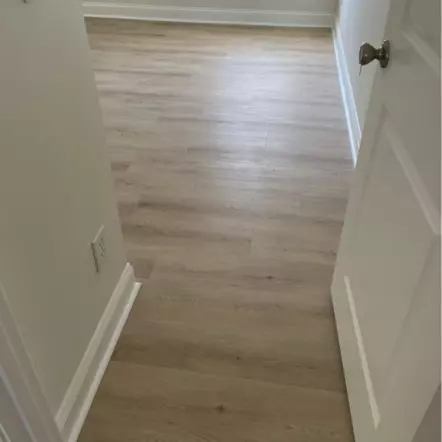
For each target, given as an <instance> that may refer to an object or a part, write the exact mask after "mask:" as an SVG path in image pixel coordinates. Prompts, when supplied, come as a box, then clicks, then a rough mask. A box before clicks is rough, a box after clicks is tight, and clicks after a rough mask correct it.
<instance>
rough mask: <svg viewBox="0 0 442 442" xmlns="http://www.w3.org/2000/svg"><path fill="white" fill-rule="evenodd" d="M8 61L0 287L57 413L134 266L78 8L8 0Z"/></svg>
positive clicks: (1, 115)
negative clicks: (99, 249) (95, 254)
mask: <svg viewBox="0 0 442 442" xmlns="http://www.w3.org/2000/svg"><path fill="white" fill-rule="evenodd" d="M0 54H1V60H2V62H1V69H0V97H1V99H0V143H1V148H0V211H1V212H0V281H1V284H2V285H3V287H4V291H5V293H6V297H7V301H8V303H9V306H10V309H11V311H12V313H13V315H14V317H15V319H16V321H17V323H18V326H19V328H20V331H21V333H22V336H23V339H24V342H25V345H26V348H27V350H28V352H29V355H30V357H31V359H32V362H33V365H34V368H35V371H36V373H37V375H38V377H39V379H40V382H41V384H42V387H43V390H44V392H45V395H46V396H47V399H48V402H49V405H50V407H51V409H52V411H53V413H54V414H55V413H56V412H57V410H58V408H59V406H60V404H61V402H62V400H63V397H64V395H65V393H66V391H67V388H68V386H69V384H70V382H71V380H72V378H73V376H74V373H75V371H76V369H77V367H78V365H79V363H80V361H81V359H82V357H83V354H84V352H85V350H86V347H87V345H88V343H89V341H90V339H91V336H92V334H93V332H94V330H95V328H96V326H97V324H98V321H99V319H100V317H101V315H102V314H103V311H104V309H105V307H106V305H107V303H108V301H109V298H110V296H111V295H112V292H113V290H114V288H115V286H116V284H117V281H118V280H119V278H120V275H121V273H122V271H123V268H124V265H125V263H126V258H125V255H124V251H123V244H122V236H121V232H120V226H119V220H118V216H117V212H116V207H115V202H114V199H113V191H112V182H111V178H110V171H109V165H108V160H107V156H106V152H105V144H104V135H103V130H102V122H101V116H100V111H99V107H98V100H97V93H96V89H95V83H94V78H93V73H92V70H91V67H90V66H91V64H90V59H89V48H88V42H87V37H86V33H85V29H84V24H83V19H82V13H81V7H80V5H79V4H78V3H77V2H72V1H69V0H39V1H38V2H37V1H33V0H30V1H29V2H28V3H27V4H25V3H24V2H21V1H18V0H2V2H1V3H0ZM101 224H104V226H105V232H106V241H107V253H108V256H107V262H106V264H105V266H104V268H103V271H102V273H100V274H96V272H95V269H94V263H93V259H92V255H91V251H90V241H91V240H92V238H93V237H94V235H95V233H96V232H97V230H98V228H99V226H100V225H101Z"/></svg>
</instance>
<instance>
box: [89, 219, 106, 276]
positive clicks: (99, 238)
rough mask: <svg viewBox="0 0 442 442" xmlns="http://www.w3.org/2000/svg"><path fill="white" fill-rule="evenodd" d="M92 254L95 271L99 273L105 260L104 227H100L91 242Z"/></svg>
mask: <svg viewBox="0 0 442 442" xmlns="http://www.w3.org/2000/svg"><path fill="white" fill-rule="evenodd" d="M91 245H92V254H93V255H94V261H95V270H96V271H97V273H99V272H100V270H101V268H102V267H103V263H104V260H105V259H106V240H105V238H104V226H100V228H99V229H98V233H97V234H96V235H95V238H94V240H93V241H92V244H91Z"/></svg>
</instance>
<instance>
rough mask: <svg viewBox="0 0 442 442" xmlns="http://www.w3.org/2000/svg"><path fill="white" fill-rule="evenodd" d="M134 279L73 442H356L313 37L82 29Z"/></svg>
mask: <svg viewBox="0 0 442 442" xmlns="http://www.w3.org/2000/svg"><path fill="white" fill-rule="evenodd" d="M87 27H88V32H89V37H90V43H91V47H92V53H93V62H94V68H95V73H96V80H97V85H98V89H99V95H100V101H101V105H102V108H103V117H104V123H105V126H106V131H107V138H108V145H109V151H110V156H111V161H112V169H113V174H114V177H115V184H116V192H117V196H118V204H119V211H120V216H121V221H122V228H123V233H124V238H125V243H126V247H127V252H128V255H129V259H130V261H131V262H132V264H133V265H134V268H135V272H136V275H137V277H138V278H139V279H141V280H142V281H143V283H144V286H143V289H142V291H141V293H140V295H139V297H138V300H137V301H136V303H135V306H134V308H133V311H132V313H131V315H130V318H129V320H128V323H127V324H126V326H125V328H124V331H123V334H122V336H121V338H120V341H119V343H118V345H117V348H116V350H115V352H114V355H113V357H112V361H111V363H110V365H109V367H108V370H107V372H106V375H105V377H104V380H103V383H102V385H101V386H100V388H99V391H98V394H97V396H96V398H95V401H94V403H93V406H92V408H91V411H90V413H89V416H88V418H87V421H86V423H85V426H84V429H83V432H82V434H81V437H80V441H81V442H114V441H115V442H116V441H127V442H128V441H131V442H147V441H148V442H152V441H163V442H166V441H167V442H196V441H210V442H261V441H262V442H286V441H287V442H288V441H297V442H351V441H352V433H351V423H350V418H349V413H348V408H347V399H346V394H345V386H344V382H343V375H342V371H341V364H340V358H339V348H338V344H337V339H336V333H335V324H334V318H333V312H332V307H331V301H330V294H329V288H330V283H331V277H332V273H333V266H334V261H335V254H336V249H337V245H338V242H339V235H340V231H341V227H342V221H343V217H344V211H345V206H346V203H347V190H348V187H349V178H350V176H351V171H352V164H351V159H350V152H349V148H348V139H347V133H346V127H345V120H344V115H343V109H342V106H341V100H340V92H339V86H338V80H337V73H336V67H335V62H334V55H333V48H332V40H331V35H330V33H329V32H328V31H322V30H289V29H261V28H242V27H229V26H212V27H211V26H205V25H176V24H158V23H156V24H152V23H144V22H131V21H112V20H98V19H93V20H88V21H87Z"/></svg>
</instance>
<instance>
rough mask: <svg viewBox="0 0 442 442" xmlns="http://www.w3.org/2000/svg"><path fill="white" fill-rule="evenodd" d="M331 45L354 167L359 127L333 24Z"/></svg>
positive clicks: (348, 79)
mask: <svg viewBox="0 0 442 442" xmlns="http://www.w3.org/2000/svg"><path fill="white" fill-rule="evenodd" d="M333 44H334V47H335V55H336V64H337V67H338V75H339V84H340V87H341V94H342V101H343V103H344V110H345V118H346V120H347V129H348V135H349V138H350V148H351V156H352V159H353V165H356V160H357V158H358V151H359V144H360V142H361V127H360V125H359V117H358V111H357V109H356V102H355V98H354V93H353V88H352V86H351V81H350V76H349V73H348V66H347V62H346V61H345V54H344V48H343V46H342V37H341V32H340V30H339V26H338V25H337V24H335V26H334V28H333Z"/></svg>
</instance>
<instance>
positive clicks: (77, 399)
mask: <svg viewBox="0 0 442 442" xmlns="http://www.w3.org/2000/svg"><path fill="white" fill-rule="evenodd" d="M139 289H140V284H139V283H137V282H136V281H135V277H134V272H133V268H132V266H131V265H130V264H129V263H128V264H126V267H125V268H124V270H123V272H122V274H121V277H120V280H119V281H118V284H117V286H116V287H115V290H114V292H113V294H112V297H111V299H110V301H109V304H108V305H107V307H106V310H105V311H104V313H103V316H102V317H101V319H100V322H99V323H98V326H97V328H96V329H95V332H94V335H93V336H92V339H91V340H90V342H89V345H88V348H87V350H86V352H85V354H84V356H83V359H82V360H81V363H80V365H79V366H78V369H77V371H76V373H75V375H74V377H73V379H72V382H71V383H70V385H69V388H68V390H67V392H66V395H65V397H64V399H63V402H62V403H61V406H60V408H59V410H58V412H57V414H56V417H55V420H56V422H57V425H58V428H59V430H60V432H61V434H62V437H63V440H64V441H66V442H75V441H76V440H77V438H78V435H79V434H80V431H81V428H82V427H83V423H84V420H85V419H86V415H87V413H88V411H89V408H90V406H91V404H92V401H93V398H94V396H95V393H96V392H97V389H98V386H99V384H100V381H101V379H102V377H103V375H104V372H105V370H106V367H107V365H108V363H109V360H110V358H111V356H112V352H113V350H114V348H115V345H116V343H117V341H118V338H119V336H120V333H121V331H122V329H123V326H124V324H125V322H126V319H127V317H128V315H129V312H130V310H131V308H132V305H133V303H134V301H135V298H136V296H137V294H138V291H139Z"/></svg>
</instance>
